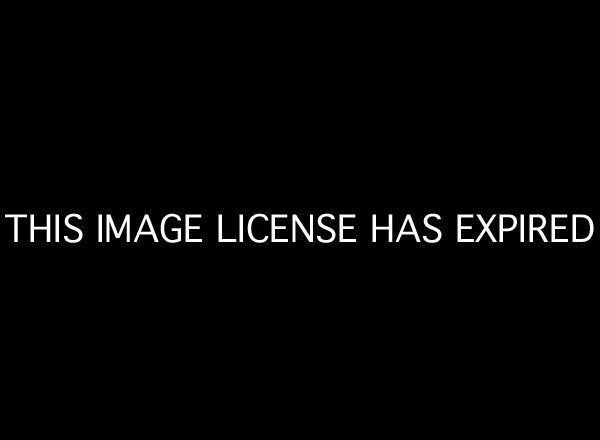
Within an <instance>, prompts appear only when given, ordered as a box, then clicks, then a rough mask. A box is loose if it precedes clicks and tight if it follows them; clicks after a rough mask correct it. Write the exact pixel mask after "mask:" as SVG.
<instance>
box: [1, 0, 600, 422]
mask: <svg viewBox="0 0 600 440" xmlns="http://www.w3.org/2000/svg"><path fill="white" fill-rule="evenodd" d="M52 12H57V11H52ZM153 12H157V11H153ZM163 12H164V11H163ZM247 12H248V14H247V13H246V12H240V11H239V10H237V9H236V11H233V10H232V11H228V12H227V13H225V14H224V15H223V14H221V15H216V14H215V13H214V12H212V11H211V12H207V11H204V12H195V13H193V14H190V15H188V14H186V13H184V12H183V11H180V12H177V13H175V15H173V16H171V15H170V14H169V15H167V14H166V13H165V15H164V16H163V14H162V12H161V14H159V15H160V18H156V16H155V15H152V17H150V16H147V15H146V13H145V12H144V13H141V12H140V11H137V12H136V13H133V14H127V15H126V14H125V13H124V12H122V13H119V14H114V16H112V15H111V16H110V17H107V18H102V19H100V18H99V17H100V15H97V14H100V12H97V13H96V12H95V13H94V14H92V15H85V19H83V18H82V16H78V18H77V19H75V18H74V19H66V22H65V23H63V22H62V21H57V20H50V19H48V16H46V17H45V16H44V14H43V13H41V14H40V16H36V17H35V19H34V18H33V15H36V14H34V13H33V12H32V11H30V12H28V14H26V15H25V16H23V17H24V19H25V20H24V21H19V23H18V24H16V25H15V26H14V29H10V30H8V31H7V39H6V44H5V52H4V55H3V66H4V67H3V70H4V72H3V73H4V74H5V79H4V80H3V85H4V87H3V96H4V99H3V110H4V111H3V124H2V125H3V133H4V136H3V137H4V142H3V156H4V158H3V160H2V173H1V176H2V177H1V179H2V201H1V202H2V205H1V206H2V213H3V214H4V213H5V212H31V213H42V212H43V213H67V212H79V213H83V214H86V215H87V216H89V215H92V214H94V213H96V212H105V211H107V210H110V211H113V212H124V211H131V212H151V213H153V214H155V215H158V214H160V213H163V212H169V211H175V212H179V213H186V212H190V213H202V214H204V215H205V216H206V217H208V218H210V217H211V216H214V215H215V214H216V213H217V212H222V211H229V212H237V211H239V210H243V211H246V212H252V211H256V212H288V213H292V212H294V213H319V212H325V211H328V212H334V213H335V212H356V213H359V215H361V243H360V244H359V245H348V246H342V245H338V246H331V247H326V248H323V247H321V248H317V247H291V246H285V245H283V246H275V245H273V246H268V247H262V248H252V247H244V248H234V249H232V248H227V249H225V248H218V247H216V246H214V245H210V244H207V245H206V246H199V247H175V248H164V247H158V248H154V247H152V246H138V247H129V248H128V247H126V246H124V247H117V248H115V247H111V248H102V247H98V246H95V245H94V244H93V243H88V244H83V245H81V246H76V247H63V246H54V247H53V246H39V247H35V248H31V247H27V246H23V247H20V246H10V245H9V243H8V242H7V240H4V242H3V245H2V254H3V257H5V258H3V263H2V264H3V270H2V273H3V278H4V282H3V284H4V285H5V286H6V287H5V288H3V289H2V291H3V295H2V301H3V303H4V304H3V307H2V311H3V314H4V315H5V319H3V324H4V327H5V331H4V338H3V339H4V341H5V347H6V348H5V355H6V356H5V358H6V362H5V365H7V366H8V367H9V370H10V373H9V374H8V375H7V376H6V382H7V384H8V385H9V386H10V388H11V389H13V388H14V389H15V393H14V394H11V396H14V397H11V404H10V408H11V412H12V413H13V414H15V415H20V416H23V414H31V410H32V409H34V408H35V409H38V410H40V411H39V412H40V413H41V414H45V415H46V417H47V418H45V419H44V420H47V421H46V422H44V423H49V424H52V425H57V426H63V423H67V424H71V423H73V420H74V419H77V420H78V421H83V422H88V423H86V425H87V426H88V427H89V426H99V427H107V426H109V425H112V422H113V421H123V420H128V421H131V420H133V421H134V425H136V426H138V427H148V426H150V427H152V428H153V429H158V426H157V425H160V426H163V427H165V428H166V429H167V430H168V431H171V430H174V429H176V428H180V427H181V426H183V425H184V424H183V422H184V421H191V422H192V423H193V424H201V426H198V427H200V428H202V427H203V426H204V425H203V423H205V420H207V419H208V420H210V421H212V422H213V423H214V422H216V423H217V424H218V425H219V426H221V427H222V429H225V430H230V429H239V428H242V429H251V428H255V427H256V428H261V429H266V428H269V429H273V428H274V427H275V426H276V425H278V424H279V423H281V422H283V423H282V424H283V426H284V427H285V428H286V429H287V430H286V431H282V432H288V431H290V430H291V431H295V430H298V429H306V430H308V432H314V431H313V430H312V429H313V428H312V427H313V426H315V422H317V423H318V422H323V421H328V422H330V423H329V426H330V428H329V429H331V430H332V431H331V432H337V430H340V429H344V428H350V429H357V430H358V429H359V428H363V429H365V430H366V431H365V432H372V431H373V430H375V429H383V428H384V427H386V426H387V425H388V424H389V423H391V424H392V426H395V427H396V428H399V427H400V428H401V427H403V426H407V427H408V425H404V424H403V423H405V422H401V421H402V420H407V419H408V420H410V421H412V422H413V423H416V424H418V425H420V426H421V427H422V428H423V429H426V430H431V429H440V428H441V429H455V428H460V429H465V428H467V427H469V428H471V429H473V428H474V427H475V425H477V424H478V423H481V422H483V425H484V426H485V427H486V428H487V429H488V430H490V429H491V430H497V429H507V430H509V432H512V431H510V430H511V429H512V428H511V427H512V426H514V423H515V422H522V421H525V420H528V421H532V420H533V421H534V423H532V424H531V426H532V428H533V429H540V427H548V426H551V427H553V428H556V429H557V428H558V426H557V425H559V424H560V425H561V426H563V427H566V428H568V429H573V424H572V423H573V419H572V418H571V416H572V415H573V414H576V415H577V417H578V418H579V420H580V421H581V420H583V419H584V418H585V417H586V414H588V411H589V409H586V408H587V405H586V403H585V402H586V396H589V395H590V394H591V393H592V390H593V389H595V388H594V385H593V381H592V375H591V372H592V371H593V369H594V366H595V365H596V364H595V363H594V362H592V359H593V356H592V355H593V348H594V347H593V341H594V339H595V338H596V336H597V327H598V326H597V322H596V320H595V314H596V310H597V304H596V301H595V299H594V297H593V295H594V293H595V290H597V289H596V287H595V284H594V283H593V281H595V279H594V269H595V266H596V262H597V253H596V247H597V238H595V239H594V242H593V243H590V244H587V245H560V244H559V245H552V246H544V245H541V246H522V245H521V246H518V245H515V244H508V245H506V246H486V245H482V246H460V245H458V244H456V243H455V242H454V241H455V240H454V238H455V236H454V225H453V218H454V216H455V215H456V214H457V213H460V212H477V213H487V214H490V213H512V214H518V213H530V212H531V213H545V214H549V213H585V214H588V215H592V216H593V217H594V218H595V220H596V221H597V212H598V211H597V208H596V207H595V205H596V203H595V200H596V199H595V195H594V193H593V188H594V187H595V186H596V184H595V180H596V179H595V178H594V177H595V174H594V161H593V159H592V154H593V152H592V147H593V146H594V145H596V144H597V135H596V133H595V130H594V128H595V121H596V118H597V108H596V107H595V102H596V101H597V85H596V84H595V82H594V81H593V78H595V77H597V69H596V68H595V66H594V65H593V54H594V52H593V49H594V47H593V46H592V44H591V43H592V40H591V39H589V38H590V36H589V35H588V33H591V32H592V29H591V28H589V27H588V26H587V25H586V24H585V23H584V22H583V21H582V19H581V18H580V17H575V18H569V17H567V16H566V15H565V16H563V17H561V19H560V20H559V21H556V19H553V20H550V19H549V18H543V17H542V16H541V15H540V14H539V13H536V14H532V15H527V17H526V18H524V17H525V13H524V11H521V13H520V14H516V15H514V16H513V15H510V14H509V16H506V15H504V14H500V11H496V12H494V13H487V12H483V11H481V13H480V15H477V13H476V12H475V11H469V14H466V11H445V12H441V11H427V12H425V13H420V14H416V13H414V12H412V11H404V12H397V11H395V12H393V13H392V12H385V11H380V12H376V13H374V14H371V13H369V14H367V13H366V11H353V12H354V14H351V15H347V14H346V13H344V14H338V13H332V14H328V15H327V17H326V18H325V14H324V11H321V13H319V14H308V16H307V15H306V14H303V13H301V11H295V12H293V13H284V12H283V11H281V12H280V13H276V12H275V11H272V10H270V11H269V13H268V14H267V13H266V12H265V11H262V12H261V11H255V10H253V11H247ZM305 12H306V11H305ZM338 12H339V11H338ZM446 12H448V13H449V12H453V13H454V15H446ZM538 12H539V11H538ZM69 13H70V14H73V13H74V12H73V11H70V12H69ZM250 13H253V14H251V15H249V14H250ZM75 14H76V13H75ZM278 14H280V15H278ZM470 14H474V15H470ZM184 16H185V18H184ZM69 17H70V15H69ZM102 17H104V15H102ZM257 17H259V18H260V19H259V18H257ZM517 17H518V18H517ZM63 18H65V16H64V15H63ZM375 212H376V213H380V214H387V213H395V214H405V213H413V214H423V213H428V212H438V213H440V214H441V215H443V217H444V219H445V220H446V221H447V225H448V227H447V228H445V229H444V233H445V238H444V241H443V243H441V244H440V245H438V246H420V247H417V246H413V245H411V244H410V243H407V244H406V245H401V246H394V247H377V248H376V247H374V246H371V245H369V244H368V238H369V234H368V229H367V228H366V225H368V223H364V221H365V220H368V218H369V215H370V214H371V213H375ZM363 229H366V232H365V231H363ZM3 233H5V231H3ZM4 237H6V235H4ZM54 411H56V412H58V413H61V414H63V416H62V417H54V416H52V414H53V412H54ZM36 413H38V412H36ZM40 417H41V416H40ZM173 417H174V418H173ZM40 420H41V419H40ZM92 423H93V424H92ZM578 425H579V423H578ZM48 426H50V425H48ZM133 429H139V428H135V427H134V428H133Z"/></svg>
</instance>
